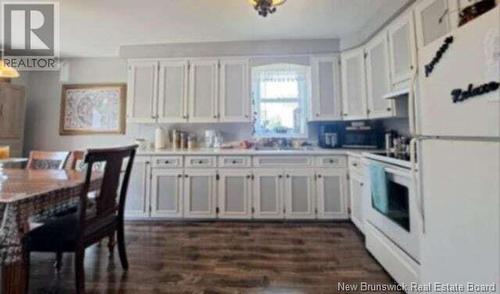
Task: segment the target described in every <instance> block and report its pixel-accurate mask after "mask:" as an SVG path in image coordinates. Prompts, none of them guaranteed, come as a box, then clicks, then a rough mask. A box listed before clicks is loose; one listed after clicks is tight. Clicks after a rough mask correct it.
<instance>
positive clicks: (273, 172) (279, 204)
mask: <svg viewBox="0 0 500 294" xmlns="http://www.w3.org/2000/svg"><path fill="white" fill-rule="evenodd" d="M253 175H254V185H253V205H254V215H253V216H254V218H257V219H258V218H261V219H281V218H283V217H284V216H285V214H284V210H285V207H284V206H283V181H282V179H283V170H282V169H260V168H259V169H254V173H253Z"/></svg>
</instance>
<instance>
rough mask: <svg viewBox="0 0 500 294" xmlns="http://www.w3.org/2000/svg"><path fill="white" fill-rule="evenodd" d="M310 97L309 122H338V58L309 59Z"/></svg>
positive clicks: (339, 115) (340, 110)
mask: <svg viewBox="0 0 500 294" xmlns="http://www.w3.org/2000/svg"><path fill="white" fill-rule="evenodd" d="M311 68H312V96H311V114H310V120H311V121H323V120H326V121H329V120H340V119H341V118H342V115H341V112H342V109H341V93H340V69H339V57H337V56H329V57H316V58H312V59H311Z"/></svg>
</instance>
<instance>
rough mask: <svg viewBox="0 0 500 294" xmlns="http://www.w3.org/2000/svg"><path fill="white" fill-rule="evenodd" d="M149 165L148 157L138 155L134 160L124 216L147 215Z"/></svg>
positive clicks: (142, 216) (136, 216)
mask: <svg viewBox="0 0 500 294" xmlns="http://www.w3.org/2000/svg"><path fill="white" fill-rule="evenodd" d="M150 167H151V164H150V161H149V157H140V156H138V157H136V159H135V160H134V165H133V167H132V172H131V174H130V182H129V185H128V193H127V199H126V201H125V217H127V218H144V217H148V216H149V197H148V195H149V188H150V186H149V178H150V172H151V168H150Z"/></svg>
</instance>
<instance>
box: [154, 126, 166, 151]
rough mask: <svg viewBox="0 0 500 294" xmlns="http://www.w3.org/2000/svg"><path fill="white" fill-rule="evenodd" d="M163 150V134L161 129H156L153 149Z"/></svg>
mask: <svg viewBox="0 0 500 294" xmlns="http://www.w3.org/2000/svg"><path fill="white" fill-rule="evenodd" d="M164 148H165V133H164V132H163V130H162V128H160V127H158V128H156V130H155V149H164Z"/></svg>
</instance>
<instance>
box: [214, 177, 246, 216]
mask: <svg viewBox="0 0 500 294" xmlns="http://www.w3.org/2000/svg"><path fill="white" fill-rule="evenodd" d="M218 183H219V189H218V193H217V194H218V195H217V196H218V203H219V206H218V207H219V215H218V216H219V218H231V219H249V218H251V217H252V210H251V205H252V203H251V199H252V194H251V191H252V175H251V170H249V169H220V170H219V180H218Z"/></svg>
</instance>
